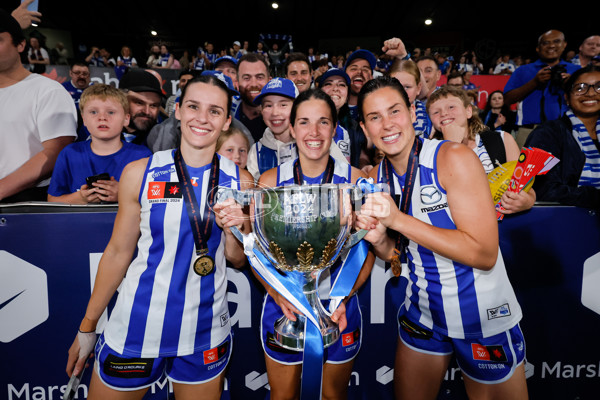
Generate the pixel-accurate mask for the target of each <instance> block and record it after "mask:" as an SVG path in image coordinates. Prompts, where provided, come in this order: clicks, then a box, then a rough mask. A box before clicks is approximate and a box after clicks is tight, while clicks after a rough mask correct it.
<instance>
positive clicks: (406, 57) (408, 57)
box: [402, 53, 410, 60]
mask: <svg viewBox="0 0 600 400" xmlns="http://www.w3.org/2000/svg"><path fill="white" fill-rule="evenodd" d="M402 59H403V60H410V53H406V55H405V56H404V57H402Z"/></svg>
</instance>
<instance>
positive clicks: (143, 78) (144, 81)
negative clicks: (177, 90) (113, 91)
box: [119, 69, 163, 96]
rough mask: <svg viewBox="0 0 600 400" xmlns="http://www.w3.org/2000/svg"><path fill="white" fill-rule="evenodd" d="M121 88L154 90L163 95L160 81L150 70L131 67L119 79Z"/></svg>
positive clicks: (139, 90) (134, 90)
mask: <svg viewBox="0 0 600 400" xmlns="http://www.w3.org/2000/svg"><path fill="white" fill-rule="evenodd" d="M119 88H120V89H127V90H131V91H132V92H154V93H157V94H159V95H160V96H162V95H163V92H162V88H161V87H160V82H158V79H156V77H155V76H154V75H152V74H151V73H150V72H147V71H144V70H142V69H130V70H129V71H127V72H126V73H125V75H123V77H122V78H121V80H120V81H119Z"/></svg>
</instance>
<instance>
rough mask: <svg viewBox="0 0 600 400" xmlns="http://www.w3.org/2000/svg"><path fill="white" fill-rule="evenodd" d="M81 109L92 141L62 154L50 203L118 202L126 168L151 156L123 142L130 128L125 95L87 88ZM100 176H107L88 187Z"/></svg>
mask: <svg viewBox="0 0 600 400" xmlns="http://www.w3.org/2000/svg"><path fill="white" fill-rule="evenodd" d="M79 108H80V110H81V115H82V118H83V123H84V125H85V126H86V127H87V129H88V130H89V132H90V138H91V140H86V141H82V142H76V143H73V144H71V145H69V146H67V147H65V149H64V150H63V151H61V152H60V154H59V155H58V158H57V160H56V164H55V167H54V171H53V173H52V180H51V182H50V186H49V188H48V201H52V202H61V203H69V204H88V203H101V202H102V203H113V202H116V201H117V194H118V191H119V182H118V181H119V179H120V177H121V172H122V171H123V168H124V167H125V165H127V164H128V163H129V162H131V161H134V160H138V159H140V158H144V157H148V156H150V155H151V154H152V153H151V152H150V150H149V149H148V148H146V147H143V146H140V145H136V144H132V143H127V142H125V141H124V140H122V137H121V132H122V131H123V128H124V127H125V126H127V125H128V124H129V102H128V101H127V96H126V95H125V93H123V92H122V91H120V90H119V89H117V88H115V87H113V86H110V85H105V84H95V85H92V86H90V87H88V88H87V89H86V90H84V92H83V93H82V95H81V100H80V102H79ZM99 174H108V178H105V177H102V178H100V179H99V180H96V181H95V182H93V183H91V184H90V185H88V184H87V183H86V179H88V178H92V179H90V182H91V181H93V180H94V179H95V178H93V177H95V176H98V175H99Z"/></svg>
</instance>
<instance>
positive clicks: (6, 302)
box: [0, 289, 25, 310]
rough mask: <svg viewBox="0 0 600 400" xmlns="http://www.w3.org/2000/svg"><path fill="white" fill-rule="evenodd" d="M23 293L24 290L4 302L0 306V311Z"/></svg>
mask: <svg viewBox="0 0 600 400" xmlns="http://www.w3.org/2000/svg"><path fill="white" fill-rule="evenodd" d="M23 292H25V289H24V290H22V291H21V292H19V293H17V294H15V295H14V296H13V297H11V298H10V299H8V300H6V301H5V302H3V303H1V304H0V310H2V309H3V308H4V307H6V306H7V305H8V304H9V303H10V302H11V301H13V300H14V299H16V298H17V297H19V296H20V295H22V294H23Z"/></svg>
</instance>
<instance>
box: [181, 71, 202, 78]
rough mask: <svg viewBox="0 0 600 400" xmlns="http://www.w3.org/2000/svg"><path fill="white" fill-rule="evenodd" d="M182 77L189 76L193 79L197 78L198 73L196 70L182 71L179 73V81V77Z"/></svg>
mask: <svg viewBox="0 0 600 400" xmlns="http://www.w3.org/2000/svg"><path fill="white" fill-rule="evenodd" d="M184 75H191V76H193V77H194V78H196V77H198V76H199V73H198V70H197V69H182V70H181V72H180V73H179V79H181V77H182V76H184ZM192 79H193V78H192Z"/></svg>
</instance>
